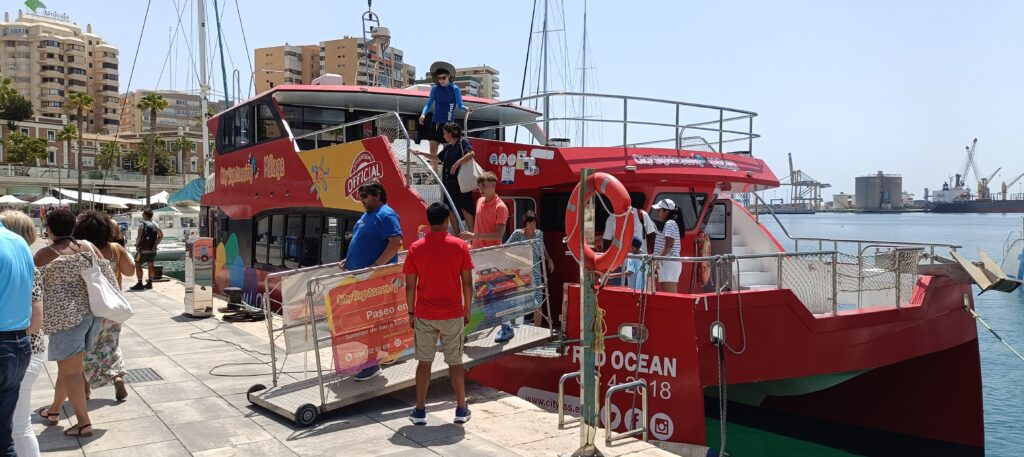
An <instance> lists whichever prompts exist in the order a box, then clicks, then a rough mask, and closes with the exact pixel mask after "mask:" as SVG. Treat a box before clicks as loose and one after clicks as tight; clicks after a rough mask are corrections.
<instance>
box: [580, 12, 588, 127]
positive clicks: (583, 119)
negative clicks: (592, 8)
mask: <svg viewBox="0 0 1024 457" xmlns="http://www.w3.org/2000/svg"><path fill="white" fill-rule="evenodd" d="M582 70H583V72H582V73H583V74H582V77H581V78H580V79H582V84H581V86H582V88H581V90H582V91H583V93H584V94H586V93H587V0H583V68H582ZM586 145H587V96H586V95H584V96H583V100H582V103H580V146H586Z"/></svg>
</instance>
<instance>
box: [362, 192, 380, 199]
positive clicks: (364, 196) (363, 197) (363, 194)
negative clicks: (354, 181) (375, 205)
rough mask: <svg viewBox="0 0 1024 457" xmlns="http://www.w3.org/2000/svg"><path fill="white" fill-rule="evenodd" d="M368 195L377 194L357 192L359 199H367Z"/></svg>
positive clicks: (374, 195)
mask: <svg viewBox="0 0 1024 457" xmlns="http://www.w3.org/2000/svg"><path fill="white" fill-rule="evenodd" d="M370 196H373V197H376V196H377V194H368V193H365V192H360V193H359V199H360V200H366V199H367V198H369V197H370Z"/></svg>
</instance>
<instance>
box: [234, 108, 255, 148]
mask: <svg viewBox="0 0 1024 457" xmlns="http://www.w3.org/2000/svg"><path fill="white" fill-rule="evenodd" d="M252 119H253V116H252V105H242V106H239V107H238V109H237V110H236V111H235V126H234V131H233V132H232V133H233V134H234V136H235V147H236V148H244V147H246V146H248V145H249V143H251V142H252Z"/></svg>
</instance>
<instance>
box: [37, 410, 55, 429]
mask: <svg viewBox="0 0 1024 457" xmlns="http://www.w3.org/2000/svg"><path fill="white" fill-rule="evenodd" d="M36 414H38V415H39V417H41V418H43V420H45V421H46V423H47V424H49V425H57V424H58V423H60V413H59V412H58V413H51V412H50V407H49V406H44V407H42V408H39V409H37V410H36ZM54 416H57V418H56V419H50V418H51V417H54Z"/></svg>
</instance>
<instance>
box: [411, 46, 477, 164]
mask: <svg viewBox="0 0 1024 457" xmlns="http://www.w3.org/2000/svg"><path fill="white" fill-rule="evenodd" d="M454 70H455V69H454V68H453V67H452V66H451V64H448V63H446V62H435V63H434V65H431V68H430V72H431V74H432V75H433V77H434V81H435V82H436V84H434V85H433V86H431V87H430V98H428V99H427V103H426V104H425V105H423V111H422V112H421V113H420V124H421V125H423V123H424V122H426V120H427V112H428V111H431V110H433V113H434V114H433V117H432V118H431V119H430V125H429V126H428V127H427V139H429V140H430V161H431V163H432V164H434V166H437V163H438V162H437V148H438V146H439V145H440V144H441V143H442V142H444V125H445V124H447V123H449V122H453V121H455V112H456V110H462V111H465V112H467V113H472V112H473V109H472V108H469V107H467V106H466V105H464V104H462V91H460V90H459V87H458V86H456V85H455V83H454V82H453V81H452V73H453V72H454Z"/></svg>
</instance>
